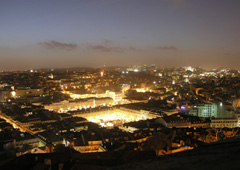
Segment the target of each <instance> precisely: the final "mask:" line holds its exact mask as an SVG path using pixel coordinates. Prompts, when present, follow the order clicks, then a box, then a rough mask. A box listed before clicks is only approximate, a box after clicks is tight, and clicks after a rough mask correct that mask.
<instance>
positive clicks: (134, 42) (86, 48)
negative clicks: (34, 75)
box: [0, 0, 240, 71]
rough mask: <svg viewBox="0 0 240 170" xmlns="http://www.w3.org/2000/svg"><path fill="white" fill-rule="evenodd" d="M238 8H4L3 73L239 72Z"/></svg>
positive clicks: (232, 4)
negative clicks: (106, 69) (110, 69)
mask: <svg viewBox="0 0 240 170" xmlns="http://www.w3.org/2000/svg"><path fill="white" fill-rule="evenodd" d="M239 16H240V1H237V0H201V1H199V0H89V1H85V0H68V1H64V0H41V1H30V0H21V1H18V0H13V1H1V2H0V21H1V29H0V59H1V63H0V70H1V71H11V70H25V69H32V68H50V67H53V68H56V67H58V68H59V67H82V66H84V67H86V66H89V67H102V66H103V65H106V66H116V65H137V64H139V65H143V64H147V65H150V64H156V65H159V66H161V67H179V66H186V65H192V66H202V67H205V68H215V67H230V68H239V65H238V63H237V62H236V61H237V59H238V58H239V54H240V50H239V45H240V22H239Z"/></svg>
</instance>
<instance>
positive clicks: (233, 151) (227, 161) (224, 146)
mask: <svg viewBox="0 0 240 170" xmlns="http://www.w3.org/2000/svg"><path fill="white" fill-rule="evenodd" d="M120 169H125V170H140V169H141V170H155V169H159V170H167V169H168V170H169V169H170V170H178V169H179V170H180V169H184V170H186V169H189V170H192V169H194V170H200V169H201V170H202V169H204V170H205V169H209V170H215V169H216V170H220V169H223V170H229V169H240V138H235V139H229V140H226V141H223V142H218V143H214V144H210V145H206V146H203V147H201V148H197V149H195V150H189V151H185V152H180V153H177V154H173V155H168V156H164V157H160V158H157V159H150V160H146V161H143V162H135V163H131V164H126V165H122V166H118V167H112V168H109V169H108V170H120Z"/></svg>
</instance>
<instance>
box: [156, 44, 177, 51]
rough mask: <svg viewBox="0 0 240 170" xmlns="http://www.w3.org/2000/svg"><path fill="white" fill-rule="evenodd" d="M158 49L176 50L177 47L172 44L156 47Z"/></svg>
mask: <svg viewBox="0 0 240 170" xmlns="http://www.w3.org/2000/svg"><path fill="white" fill-rule="evenodd" d="M156 49H157V50H169V51H176V50H177V48H176V47H175V46H173V45H170V46H157V47H156Z"/></svg>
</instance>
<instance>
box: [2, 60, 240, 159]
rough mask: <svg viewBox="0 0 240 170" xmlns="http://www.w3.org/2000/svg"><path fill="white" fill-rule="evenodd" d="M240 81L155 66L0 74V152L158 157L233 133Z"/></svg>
mask: <svg viewBox="0 0 240 170" xmlns="http://www.w3.org/2000/svg"><path fill="white" fill-rule="evenodd" d="M239 82H240V72H239V71H238V70H227V69H215V70H204V69H202V68H192V67H183V68H164V69H163V68H159V67H157V66H155V65H151V66H146V65H144V66H127V67H111V68H98V69H93V68H71V69H56V70H53V69H42V70H30V71H25V72H8V73H7V72H5V73H1V75H0V102H1V103H0V136H1V138H0V140H1V141H0V144H1V146H0V157H4V158H9V155H11V156H19V155H23V154H26V153H34V154H36V153H50V152H61V151H63V150H66V148H70V149H74V150H75V151H77V152H80V153H93V152H110V151H114V152H115V151H116V152H117V151H121V150H125V151H136V152H137V151H142V152H145V151H149V150H154V151H155V153H156V155H164V154H170V153H175V152H178V151H182V150H186V149H192V148H194V147H197V146H199V145H202V144H204V143H211V142H216V141H219V140H223V139H226V138H229V137H233V136H238V135H239V132H238V128H239V126H240V123H239V122H240V114H239V107H240V100H239V97H240V83H239ZM9 153H11V154H9Z"/></svg>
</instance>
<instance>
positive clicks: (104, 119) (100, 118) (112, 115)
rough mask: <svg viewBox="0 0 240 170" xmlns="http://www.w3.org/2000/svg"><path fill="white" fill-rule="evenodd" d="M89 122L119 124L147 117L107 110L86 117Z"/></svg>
mask: <svg viewBox="0 0 240 170" xmlns="http://www.w3.org/2000/svg"><path fill="white" fill-rule="evenodd" d="M87 119H88V120H89V121H90V122H94V123H97V124H100V125H101V126H104V127H111V126H119V125H121V124H122V123H127V122H133V121H139V120H145V119H147V117H146V116H145V115H142V114H139V115H137V114H131V113H121V112H115V111H112V112H111V111H109V112H108V113H104V114H99V115H96V116H91V117H87Z"/></svg>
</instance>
